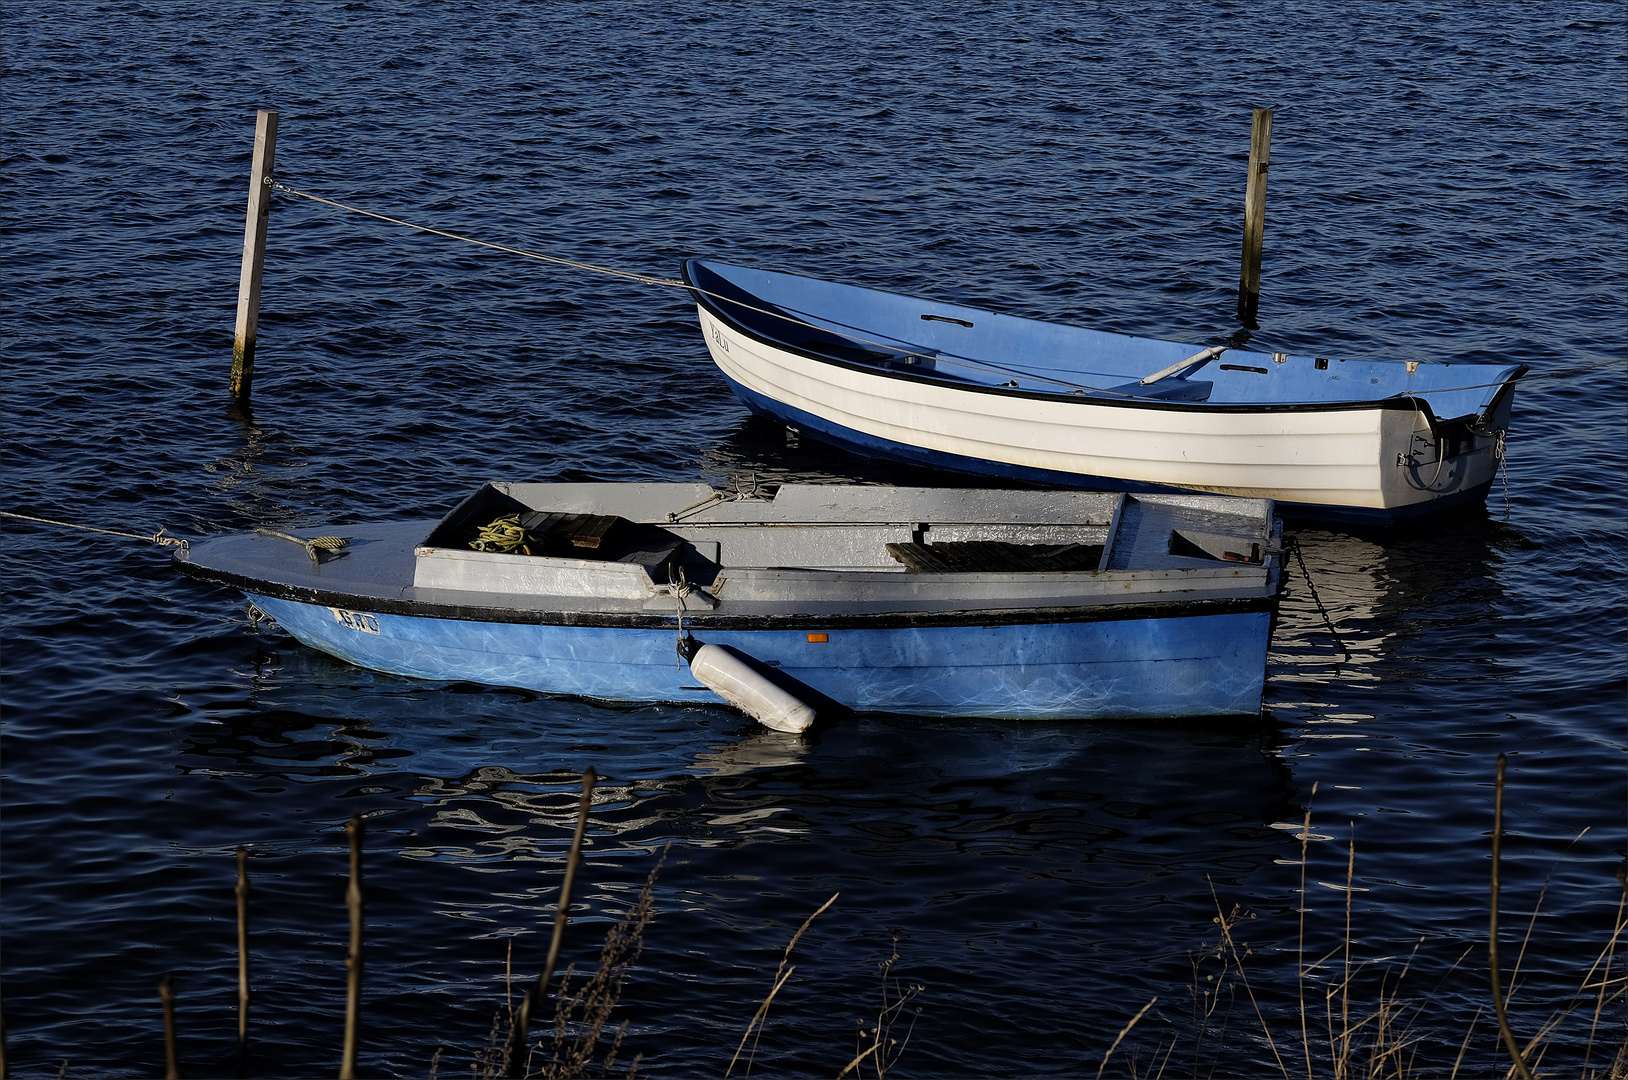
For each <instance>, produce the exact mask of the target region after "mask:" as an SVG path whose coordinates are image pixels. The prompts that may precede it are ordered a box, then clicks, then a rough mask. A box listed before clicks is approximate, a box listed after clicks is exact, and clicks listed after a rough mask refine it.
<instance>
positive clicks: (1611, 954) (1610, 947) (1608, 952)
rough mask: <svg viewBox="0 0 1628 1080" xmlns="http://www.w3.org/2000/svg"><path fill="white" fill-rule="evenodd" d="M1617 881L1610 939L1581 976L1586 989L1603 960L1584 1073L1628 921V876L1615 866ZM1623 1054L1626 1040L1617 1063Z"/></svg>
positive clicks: (1626, 1049)
mask: <svg viewBox="0 0 1628 1080" xmlns="http://www.w3.org/2000/svg"><path fill="white" fill-rule="evenodd" d="M1617 881H1618V882H1619V883H1620V884H1621V885H1622V895H1621V897H1620V898H1619V899H1618V900H1617V917H1616V919H1615V920H1614V923H1615V924H1614V925H1613V926H1612V928H1611V940H1610V941H1608V942H1607V943H1606V946H1605V951H1604V952H1602V953H1601V954H1600V955H1599V956H1598V957H1596V958H1595V960H1594V963H1593V964H1591V965H1590V966H1589V969H1588V974H1587V975H1584V976H1583V989H1585V990H1586V989H1588V981H1589V979H1591V978H1593V976H1594V972H1595V971H1596V970H1597V969H1598V968H1599V967H1600V963H1601V961H1604V962H1605V970H1604V971H1603V972H1601V974H1600V982H1599V987H1600V993H1599V995H1598V996H1597V997H1596V998H1595V1002H1594V1018H1593V1020H1592V1021H1591V1022H1590V1023H1589V1027H1588V1047H1587V1049H1586V1051H1585V1052H1584V1054H1583V1071H1584V1072H1585V1073H1586V1072H1587V1071H1588V1061H1589V1058H1591V1057H1593V1056H1594V1033H1595V1032H1596V1031H1598V1030H1599V1027H1600V1013H1601V1012H1603V1011H1604V1010H1605V1003H1606V995H1605V989H1606V987H1607V986H1609V985H1610V984H1611V982H1612V979H1611V963H1612V961H1613V960H1614V959H1615V957H1616V951H1617V942H1618V940H1620V939H1621V937H1622V932H1623V930H1624V929H1628V921H1625V920H1624V919H1623V911H1624V908H1625V907H1628V877H1625V876H1624V874H1623V871H1622V868H1621V867H1618V868H1617ZM1616 981H1617V982H1619V983H1621V982H1624V980H1623V979H1622V978H1620V977H1619V978H1618V979H1617V980H1616ZM1622 993H1623V991H1622V990H1618V991H1617V992H1616V993H1615V994H1613V995H1612V997H1613V998H1615V997H1620V996H1622ZM1624 1055H1628V1041H1625V1042H1624V1044H1623V1049H1622V1051H1620V1052H1619V1054H1618V1064H1619V1065H1620V1064H1621V1063H1622V1059H1623V1056H1624ZM1623 1071H1624V1070H1623V1069H1621V1068H1617V1069H1614V1070H1613V1075H1616V1074H1620V1073H1622V1072H1623Z"/></svg>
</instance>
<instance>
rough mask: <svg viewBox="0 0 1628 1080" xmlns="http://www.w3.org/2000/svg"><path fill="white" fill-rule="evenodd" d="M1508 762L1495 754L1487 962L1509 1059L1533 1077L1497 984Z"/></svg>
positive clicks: (1523, 1078) (1522, 1074) (1527, 1078)
mask: <svg viewBox="0 0 1628 1080" xmlns="http://www.w3.org/2000/svg"><path fill="white" fill-rule="evenodd" d="M1508 763H1509V762H1508V759H1507V758H1505V757H1504V755H1503V754H1499V755H1498V773H1497V782H1496V784H1495V785H1494V788H1493V800H1492V903H1491V905H1490V906H1491V916H1490V924H1489V926H1488V930H1487V963H1488V966H1489V968H1490V969H1491V973H1492V1008H1493V1011H1494V1013H1495V1014H1496V1015H1497V1017H1498V1034H1499V1035H1500V1036H1502V1037H1503V1040H1504V1048H1505V1049H1506V1050H1508V1051H1509V1056H1510V1060H1511V1061H1513V1062H1514V1065H1515V1071H1516V1073H1517V1074H1518V1075H1519V1076H1520V1077H1521V1080H1532V1073H1531V1071H1530V1070H1528V1069H1527V1067H1526V1060H1525V1059H1524V1058H1523V1057H1522V1056H1521V1050H1520V1047H1519V1046H1517V1045H1515V1033H1514V1031H1512V1030H1510V1027H1509V1017H1508V1016H1507V1015H1506V1013H1505V1011H1504V997H1503V991H1502V989H1501V988H1500V987H1499V985H1498V981H1499V975H1498V893H1499V884H1500V883H1499V880H1498V860H1499V856H1500V854H1501V849H1502V847H1503V838H1504V769H1505V768H1506V766H1507V765H1508Z"/></svg>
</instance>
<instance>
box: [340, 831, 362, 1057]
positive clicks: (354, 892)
mask: <svg viewBox="0 0 1628 1080" xmlns="http://www.w3.org/2000/svg"><path fill="white" fill-rule="evenodd" d="M363 830H364V827H363V825H362V818H361V815H359V814H352V815H351V817H350V821H348V822H346V823H345V833H346V834H347V835H348V836H349V837H350V884H349V885H348V886H347V887H346V889H345V906H346V907H347V908H349V909H350V952H349V953H348V954H346V956H345V972H346V977H345V1045H344V1050H343V1052H342V1055H341V1059H340V1065H339V1080H355V1077H356V1044H357V1040H358V1034H359V1033H358V1031H357V1028H358V1027H359V1026H360V1023H361V1011H362V834H363Z"/></svg>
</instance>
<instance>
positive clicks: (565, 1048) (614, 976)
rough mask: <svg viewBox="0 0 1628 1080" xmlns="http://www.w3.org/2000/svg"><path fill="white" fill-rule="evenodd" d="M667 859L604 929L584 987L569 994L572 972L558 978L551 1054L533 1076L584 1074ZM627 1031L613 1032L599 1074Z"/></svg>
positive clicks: (634, 957)
mask: <svg viewBox="0 0 1628 1080" xmlns="http://www.w3.org/2000/svg"><path fill="white" fill-rule="evenodd" d="M665 861H666V855H665V854H663V856H662V860H661V862H658V863H657V864H656V865H655V867H654V868H652V869H651V871H650V876H649V877H647V878H646V879H645V883H644V888H643V889H641V890H640V892H639V899H638V901H637V902H636V903H635V904H634V905H633V907H631V908H629V909H628V911H627V913H626V914H625V915H623V916H622V918H621V920H620V921H619V922H618V923H617V924H616V925H615V926H613V927H611V928H610V930H608V931H606V933H605V944H604V946H603V948H601V949H600V953H599V967H598V969H597V970H596V971H595V972H594V973H593V974H592V975H591V976H589V978H588V979H587V981H586V982H584V983H583V986H582V989H580V990H578V991H577V992H576V993H575V994H573V993H571V989H570V986H571V975H572V971H573V969H570V968H568V969H567V970H566V973H565V975H564V976H563V977H562V978H561V980H560V988H559V992H558V995H557V1005H556V1006H555V1012H554V1048H553V1055H552V1057H551V1058H550V1060H549V1061H548V1063H547V1064H545V1065H544V1066H543V1067H542V1068H541V1069H540V1070H538V1071H537V1073H536V1074H535V1075H538V1076H541V1077H543V1078H544V1080H570V1078H572V1077H579V1076H584V1075H586V1074H587V1070H588V1067H589V1066H590V1065H592V1064H593V1059H594V1054H595V1052H596V1051H597V1050H598V1047H599V1040H600V1037H601V1035H602V1034H603V1033H604V1030H605V1026H606V1024H607V1023H608V1022H609V1020H610V1015H611V1011H612V1010H613V1009H614V1008H615V1007H616V1003H617V1001H618V1000H620V998H621V995H622V982H623V980H624V978H625V977H626V975H627V970H628V968H630V967H632V966H633V964H634V963H636V962H637V961H638V959H639V955H640V953H641V952H642V951H643V948H644V944H643V942H644V930H645V927H646V926H648V925H650V920H651V919H652V918H654V917H655V890H656V876H657V875H658V874H659V873H660V872H661V867H662V862H665ZM573 1027H575V1028H576V1029H577V1033H576V1036H575V1037H574V1038H572V1037H571V1036H570V1034H569V1031H570V1029H571V1028H573ZM626 1031H627V1023H626V1022H625V1021H624V1022H623V1023H622V1024H621V1025H620V1026H619V1027H618V1028H617V1029H616V1034H615V1036H614V1037H613V1038H612V1039H611V1044H610V1046H609V1048H608V1049H607V1050H606V1052H605V1056H604V1060H603V1061H602V1062H600V1066H599V1075H600V1076H607V1075H609V1073H610V1070H611V1067H612V1066H614V1065H615V1063H616V1055H617V1054H618V1053H619V1052H620V1051H621V1047H622V1036H623V1035H624V1034H625V1033H626ZM638 1064H639V1059H638V1058H635V1059H634V1062H633V1068H634V1069H637V1068H638ZM524 1075H533V1073H532V1070H531V1069H530V1068H529V1067H527V1068H526V1069H525V1070H524ZM629 1075H630V1076H631V1073H630V1074H629Z"/></svg>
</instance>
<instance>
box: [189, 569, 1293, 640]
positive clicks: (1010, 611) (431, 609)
mask: <svg viewBox="0 0 1628 1080" xmlns="http://www.w3.org/2000/svg"><path fill="white" fill-rule="evenodd" d="M176 568H177V569H179V570H180V571H181V572H182V573H183V574H185V575H187V576H188V577H191V578H195V579H197V580H199V581H205V582H209V583H211V584H215V585H224V586H226V587H227V588H231V589H235V590H237V591H238V592H242V593H246V594H255V595H260V596H269V597H272V598H274V599H278V600H291V601H294V602H295V603H301V604H311V605H313V606H316V607H336V608H343V609H345V610H347V611H365V612H369V613H372V614H376V615H405V616H409V617H413V618H421V619H451V620H455V621H458V622H491V623H519V624H529V625H536V626H585V627H586V626H592V627H609V628H623V629H647V630H655V629H666V630H670V629H674V628H676V627H677V625H678V614H677V612H676V611H674V612H673V613H671V614H668V613H665V612H621V611H542V610H527V609H524V608H500V607H489V606H481V605H473V604H430V603H425V602H423V601H414V600H396V599H392V598H389V597H383V596H368V595H365V594H361V593H344V592H333V591H329V590H325V589H312V588H308V587H304V586H297V585H284V584H280V583H278V582H274V581H266V580H264V579H260V578H251V577H247V576H244V575H240V574H232V573H227V572H224V571H218V570H210V569H207V568H204V567H200V566H198V565H197V564H195V563H189V562H184V561H180V560H177V561H176ZM1276 608H1277V597H1276V596H1275V595H1273V596H1253V597H1239V598H1229V599H1214V600H1174V601H1156V600H1155V601H1149V602H1148V603H1145V604H1094V605H1078V606H1072V607H1061V606H1059V607H1027V608H998V609H993V608H992V609H982V610H974V611H888V612H877V613H874V614H868V613H863V612H834V613H829V614H827V613H822V612H807V613H796V612H794V613H789V614H785V615H720V614H716V613H713V612H705V611H686V612H685V613H684V625H685V627H687V628H693V629H695V630H798V629H803V628H807V627H810V626H817V627H818V628H819V629H822V630H826V629H830V630H861V629H863V630H891V629H903V628H912V627H923V628H925V627H938V626H1015V625H1024V624H1038V623H1077V622H1129V621H1136V620H1142V619H1178V618H1188V617H1193V616H1199V615H1234V614H1246V613H1250V612H1272V611H1275V610H1276Z"/></svg>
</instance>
